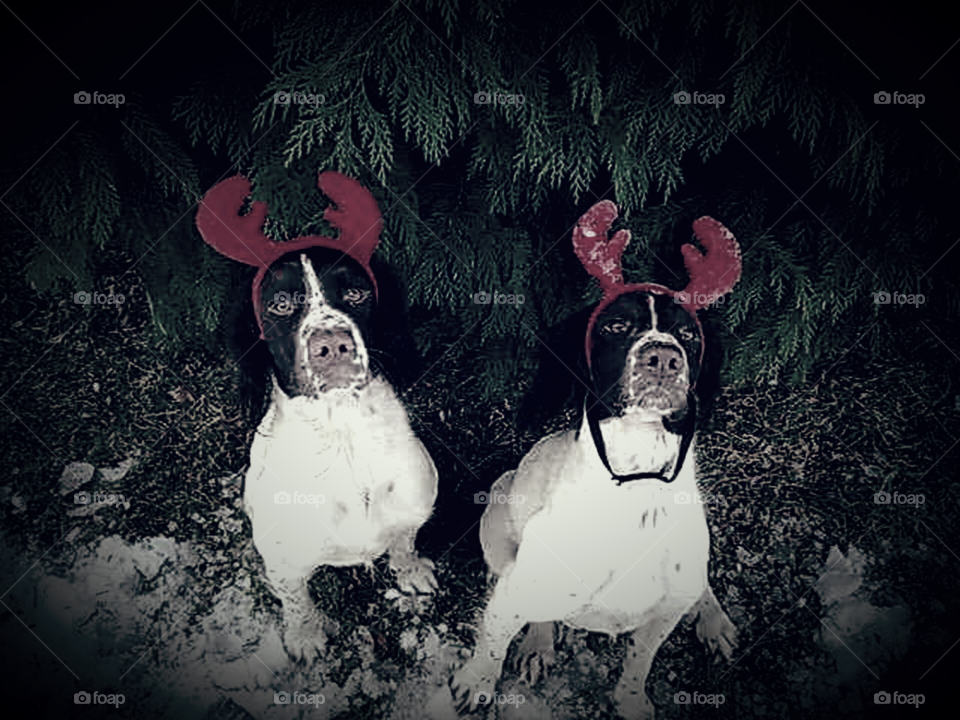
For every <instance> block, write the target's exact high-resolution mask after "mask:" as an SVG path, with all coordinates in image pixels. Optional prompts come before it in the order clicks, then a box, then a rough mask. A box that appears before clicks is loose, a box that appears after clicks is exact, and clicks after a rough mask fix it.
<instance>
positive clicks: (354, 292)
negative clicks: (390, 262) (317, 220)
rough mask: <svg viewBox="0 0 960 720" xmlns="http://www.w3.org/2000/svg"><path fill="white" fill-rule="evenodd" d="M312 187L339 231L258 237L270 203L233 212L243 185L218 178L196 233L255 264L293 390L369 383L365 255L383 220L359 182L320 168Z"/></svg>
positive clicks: (370, 287)
mask: <svg viewBox="0 0 960 720" xmlns="http://www.w3.org/2000/svg"><path fill="white" fill-rule="evenodd" d="M319 186H320V189H321V190H323V192H324V193H325V194H326V195H327V196H329V197H330V198H331V199H333V200H334V202H335V203H336V205H337V209H333V208H328V209H327V210H326V212H325V213H324V217H325V218H326V219H327V220H328V221H329V222H330V223H331V225H333V226H334V227H335V228H337V229H339V230H340V236H339V237H337V238H330V237H322V236H308V237H301V238H297V239H295V240H291V241H288V242H276V241H274V240H271V239H270V238H268V237H266V236H265V235H264V234H263V230H262V227H263V223H264V221H265V219H266V216H267V206H266V204H265V203H263V202H254V203H252V207H251V210H250V212H249V214H247V215H245V216H239V215H238V212H239V211H240V209H241V207H242V206H243V201H244V199H245V198H246V197H247V196H248V195H249V194H250V183H249V181H248V180H247V179H246V178H244V177H242V176H236V177H233V178H229V179H228V180H224V181H223V182H221V183H218V184H217V185H216V186H215V187H214V188H213V189H211V190H210V191H209V192H208V193H207V194H206V196H204V198H203V200H202V201H201V203H200V209H199V211H198V212H197V227H198V228H199V230H200V233H201V235H202V236H203V239H204V240H205V241H206V242H207V243H208V244H210V245H211V246H212V247H213V248H214V249H216V250H217V251H218V252H220V253H221V254H223V255H226V256H227V257H229V258H232V259H234V260H238V261H240V262H243V263H245V264H247V265H253V266H254V267H257V268H258V271H257V274H256V277H255V278H254V280H253V288H252V301H253V308H254V313H255V314H256V319H257V325H258V327H259V330H260V338H261V339H262V340H264V341H265V342H266V345H267V347H268V349H269V353H270V357H271V361H272V365H273V371H274V376H275V377H276V379H277V383H278V384H279V385H280V387H281V389H282V390H283V391H284V392H285V393H287V395H289V396H290V397H297V396H301V395H305V396H308V397H320V396H321V395H322V394H324V393H331V392H348V393H349V392H356V391H358V390H361V389H362V388H363V387H364V386H366V384H367V383H368V382H369V381H370V378H371V367H370V347H369V338H370V329H371V324H372V316H373V313H374V312H375V305H376V300H377V283H376V279H375V278H374V275H373V272H372V271H371V269H370V257H371V255H372V254H373V252H374V250H375V249H376V247H377V245H378V243H379V241H380V240H379V235H380V230H381V228H382V225H383V223H382V220H381V217H380V212H379V209H378V208H377V204H376V201H375V200H374V199H373V196H372V195H370V193H369V191H367V190H366V189H365V188H363V187H362V186H361V185H360V184H359V183H358V182H357V181H356V180H353V179H352V178H348V177H346V176H344V175H341V174H339V173H335V172H325V173H321V174H320V178H319Z"/></svg>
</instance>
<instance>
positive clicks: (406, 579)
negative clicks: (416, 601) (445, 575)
mask: <svg viewBox="0 0 960 720" xmlns="http://www.w3.org/2000/svg"><path fill="white" fill-rule="evenodd" d="M390 567H391V568H392V569H393V571H394V572H395V573H396V574H397V586H398V587H399V588H400V590H402V591H403V592H404V593H406V594H407V595H414V594H417V593H420V594H424V595H430V594H432V593H434V592H436V590H437V588H438V587H439V584H438V583H437V579H436V577H434V575H433V568H434V565H433V561H432V560H428V559H427V558H423V557H419V556H417V555H406V556H403V555H401V556H400V557H397V558H395V557H393V556H392V555H391V556H390Z"/></svg>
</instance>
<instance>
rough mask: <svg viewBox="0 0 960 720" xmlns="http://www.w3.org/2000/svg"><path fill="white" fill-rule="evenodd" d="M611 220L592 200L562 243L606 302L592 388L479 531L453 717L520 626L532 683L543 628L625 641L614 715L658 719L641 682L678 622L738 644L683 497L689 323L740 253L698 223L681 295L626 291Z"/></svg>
mask: <svg viewBox="0 0 960 720" xmlns="http://www.w3.org/2000/svg"><path fill="white" fill-rule="evenodd" d="M616 217H617V208H616V205H614V204H613V203H612V202H610V201H608V200H605V201H601V202H600V203H598V204H596V205H594V206H593V207H592V208H591V209H590V210H589V211H588V212H587V213H586V214H584V215H583V216H582V217H581V218H580V220H579V223H578V225H577V227H576V228H575V229H574V231H573V242H574V249H575V251H576V253H577V256H578V257H579V259H580V261H581V262H582V263H583V265H584V267H585V268H586V270H587V271H588V272H589V273H590V274H591V275H593V276H594V277H595V278H596V279H597V280H598V281H599V283H600V286H601V289H602V290H603V292H604V297H603V300H602V302H601V303H600V304H599V305H598V306H597V307H596V308H595V309H594V311H593V313H592V315H591V316H590V319H589V322H588V324H587V331H586V337H585V341H582V344H581V346H580V347H581V350H580V352H581V353H583V359H584V360H585V363H586V366H587V368H588V372H589V376H588V378H589V380H590V382H591V385H592V387H590V388H589V391H590V392H589V393H588V394H587V397H586V401H585V402H584V404H582V405H581V406H580V410H581V415H580V422H579V424H578V427H576V428H574V429H570V430H567V431H561V432H557V433H554V434H552V435H550V436H548V437H546V438H544V439H542V440H541V441H539V442H538V443H537V444H536V445H534V447H533V448H532V449H531V450H530V452H529V453H528V454H527V455H526V456H525V457H524V458H523V460H522V461H521V463H520V465H519V467H518V468H517V470H515V471H511V472H507V473H505V474H504V475H502V476H501V477H500V478H499V479H498V480H497V481H496V482H495V483H494V485H493V488H492V489H491V491H490V495H491V496H498V495H508V496H509V495H511V494H512V495H514V497H521V496H523V497H524V498H525V502H524V503H502V504H490V505H488V506H487V509H486V510H485V512H484V514H483V517H482V519H481V529H480V541H481V545H482V547H483V553H484V557H485V559H486V561H487V564H488V566H489V568H490V570H491V573H492V574H493V575H495V576H496V577H497V582H496V585H495V587H494V590H493V595H492V597H491V598H490V601H489V603H488V605H487V607H486V609H485V611H484V614H483V619H482V622H481V624H480V626H479V637H478V642H477V647H476V648H475V651H474V653H473V656H472V658H471V659H470V660H469V661H468V662H467V663H466V664H465V665H464V666H463V667H462V668H461V669H460V670H459V671H457V672H456V673H455V675H454V676H453V678H452V680H451V690H452V693H453V697H454V701H455V703H456V704H457V706H458V709H459V710H460V711H461V712H464V711H467V710H471V711H472V710H474V709H475V708H476V707H477V705H478V704H485V703H487V702H489V699H490V697H491V696H492V695H493V693H494V691H495V686H496V683H497V680H498V678H499V677H500V674H501V671H502V668H503V663H504V660H505V658H506V653H507V649H508V646H509V644H510V642H511V640H512V639H513V637H514V636H515V635H516V634H517V633H518V632H519V631H520V630H521V629H522V628H523V627H524V626H525V625H526V624H527V623H530V628H529V629H528V631H527V633H526V635H525V636H524V638H523V640H522V642H521V644H520V648H519V654H518V656H519V659H520V660H519V665H520V667H521V668H525V669H526V671H527V672H528V673H529V675H530V677H531V678H533V681H535V679H536V678H535V675H534V672H533V671H534V669H535V667H536V666H535V665H534V663H538V664H539V667H542V668H543V669H547V668H548V667H549V665H550V664H551V663H552V662H553V660H554V655H553V648H554V622H557V621H559V622H562V623H564V624H566V625H567V626H570V627H574V628H582V629H586V630H590V631H593V632H601V633H607V634H608V635H611V636H614V635H620V634H622V633H631V634H632V635H631V638H630V642H629V651H628V653H627V657H626V660H625V662H624V669H623V673H622V676H621V678H620V680H619V682H618V684H617V686H616V689H615V691H614V697H613V699H614V703H615V706H616V710H617V712H618V713H619V714H620V715H621V716H622V717H625V718H638V717H644V718H648V717H652V716H653V705H652V704H651V703H650V700H649V698H648V697H647V696H646V693H645V690H644V685H645V682H646V678H647V674H648V672H649V671H650V667H651V663H652V661H653V657H654V655H655V654H656V652H657V648H658V647H659V646H660V645H661V643H663V641H664V640H666V638H667V637H668V636H669V635H670V633H671V632H672V631H673V629H674V627H675V626H676V625H677V623H678V621H679V620H680V619H681V617H682V616H684V615H685V614H687V613H689V612H691V611H692V612H695V613H697V614H698V617H699V619H698V624H697V633H698V635H699V636H700V638H701V639H702V640H704V641H705V642H707V643H708V645H710V647H711V648H714V649H717V648H719V650H720V651H721V652H723V654H724V655H726V656H727V657H728V658H729V657H730V654H731V652H732V649H733V648H734V647H735V644H736V628H735V627H734V625H733V623H732V622H731V621H730V619H729V618H728V617H727V615H726V613H724V611H723V609H722V608H721V607H720V604H719V602H718V601H717V598H716V597H715V596H714V594H713V591H712V590H711V588H710V585H709V581H708V575H707V565H708V561H709V556H710V536H709V531H708V527H707V522H706V517H705V514H704V510H703V507H702V505H701V504H699V503H697V502H690V499H691V496H694V495H696V492H697V485H696V475H695V473H696V469H695V457H694V455H695V452H694V434H695V429H696V416H697V408H696V399H697V398H696V392H695V388H696V383H697V379H698V375H699V373H700V369H701V362H702V360H703V353H704V346H705V341H704V335H703V331H702V327H701V325H700V322H699V320H698V319H697V316H696V311H697V310H699V309H701V308H703V307H706V306H707V305H708V304H710V303H712V302H715V301H716V300H717V299H718V298H720V297H721V296H723V295H724V294H726V293H727V292H729V291H730V290H731V289H732V288H733V286H734V285H735V284H736V282H737V281H738V280H739V277H740V268H741V261H740V250H739V246H738V244H737V242H736V240H735V238H734V237H733V235H732V234H731V233H730V232H729V231H728V230H727V229H726V228H725V227H723V225H721V224H720V223H719V222H717V221H715V220H713V219H711V218H708V217H703V218H700V219H699V220H697V221H696V222H694V224H693V228H694V232H695V234H696V236H697V238H698V239H699V240H700V241H701V242H702V243H703V245H704V247H705V248H706V250H707V252H706V255H703V254H701V252H700V251H699V250H698V249H696V248H695V247H693V246H691V245H685V246H684V247H683V248H682V252H683V255H684V260H685V264H686V266H687V269H688V271H689V273H690V277H691V280H690V284H689V286H688V287H687V288H686V290H684V291H682V292H676V291H673V290H670V289H668V288H666V287H663V286H660V285H653V284H639V285H626V284H624V281H623V275H622V271H621V266H620V257H621V254H622V252H623V249H624V248H625V247H626V246H627V243H628V242H629V240H630V233H629V231H627V230H620V231H619V232H617V233H616V234H615V235H614V236H613V238H611V239H608V235H607V232H608V230H609V229H610V227H611V225H612V223H613V221H614V220H615V219H616ZM581 337H582V336H581ZM684 499H686V501H687V502H684Z"/></svg>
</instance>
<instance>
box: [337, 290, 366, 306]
mask: <svg viewBox="0 0 960 720" xmlns="http://www.w3.org/2000/svg"><path fill="white" fill-rule="evenodd" d="M368 297H370V291H369V290H364V289H362V288H350V289H349V290H347V291H346V292H345V293H344V294H343V299H344V301H346V302H347V303H349V304H350V305H354V306H356V305H359V304H361V303H363V302H366V299H367V298H368Z"/></svg>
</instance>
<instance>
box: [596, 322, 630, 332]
mask: <svg viewBox="0 0 960 720" xmlns="http://www.w3.org/2000/svg"><path fill="white" fill-rule="evenodd" d="M629 329H630V323H628V322H624V321H622V320H611V321H610V322H608V323H604V324H603V326H601V328H600V334H601V335H622V334H623V333H625V332H627V331H628V330H629Z"/></svg>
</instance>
